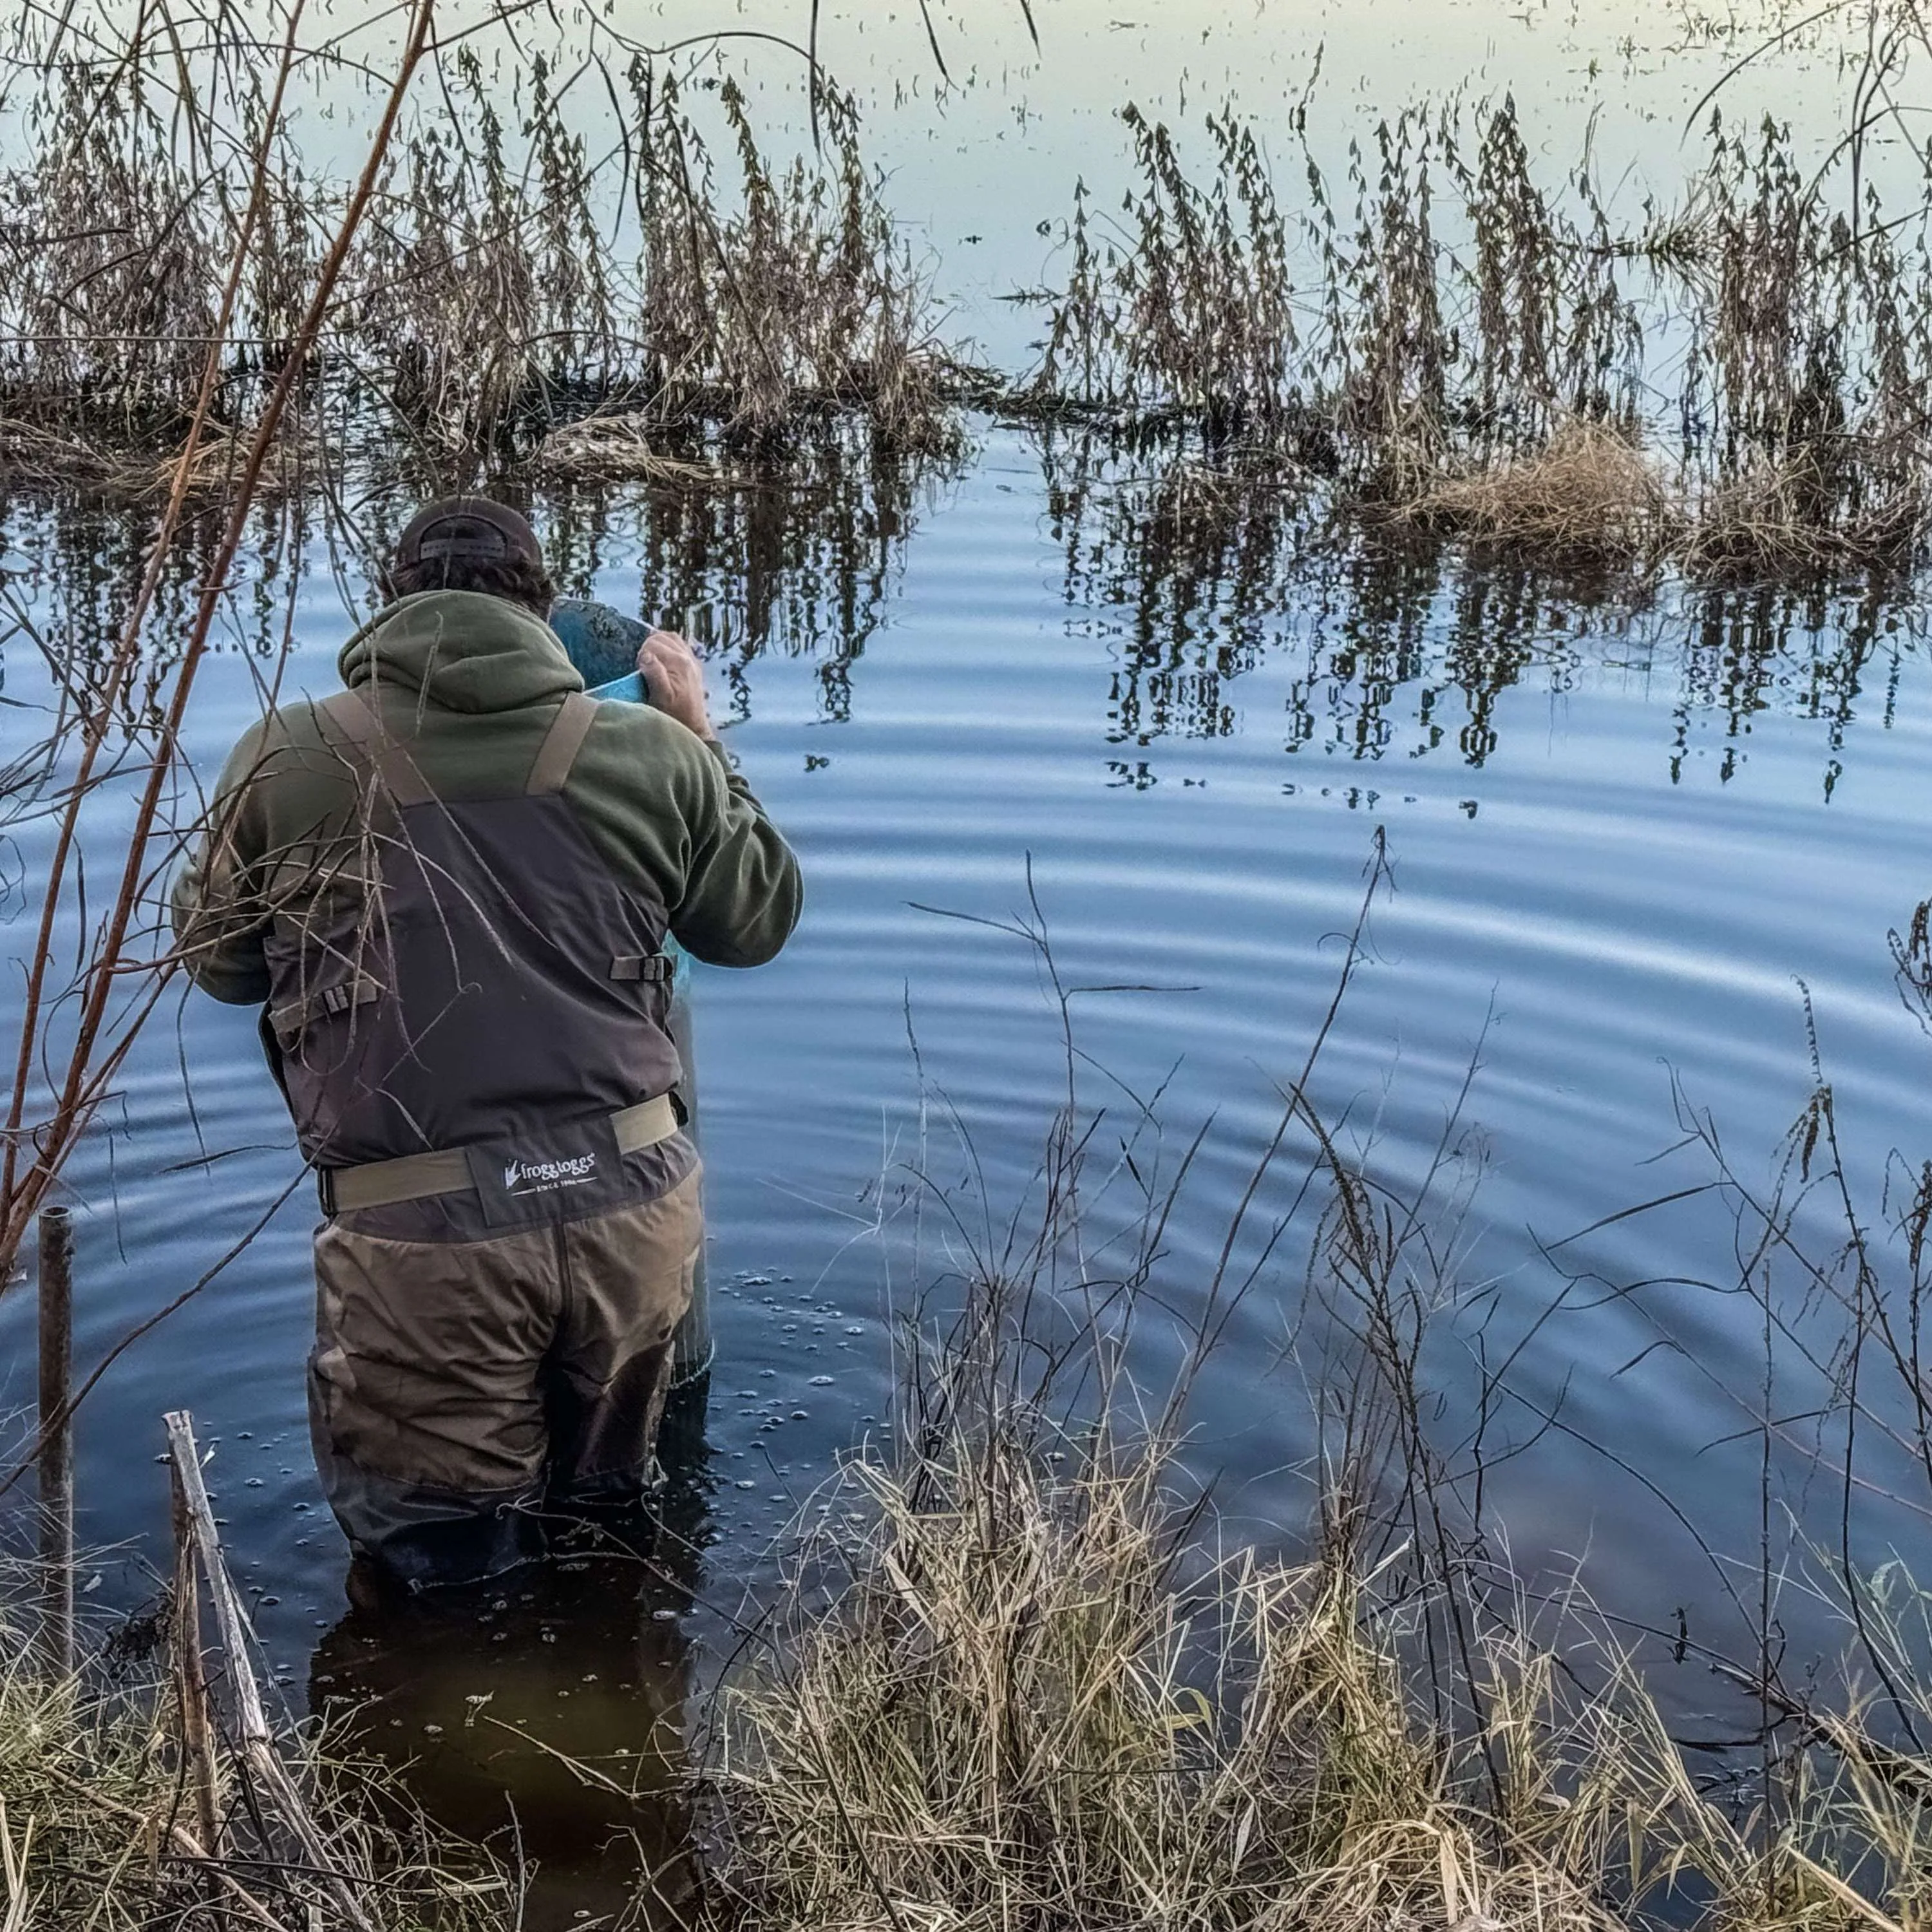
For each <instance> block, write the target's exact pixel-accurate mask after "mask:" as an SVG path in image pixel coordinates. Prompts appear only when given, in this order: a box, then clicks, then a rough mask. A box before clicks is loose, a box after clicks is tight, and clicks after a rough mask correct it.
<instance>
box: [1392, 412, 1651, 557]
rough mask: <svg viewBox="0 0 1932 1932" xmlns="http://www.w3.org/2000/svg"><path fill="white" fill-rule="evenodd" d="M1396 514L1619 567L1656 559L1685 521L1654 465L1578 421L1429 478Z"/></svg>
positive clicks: (1606, 430) (1480, 538)
mask: <svg viewBox="0 0 1932 1932" xmlns="http://www.w3.org/2000/svg"><path fill="white" fill-rule="evenodd" d="M1401 514H1403V516H1404V517H1407V518H1410V519H1412V520H1416V521H1418V522H1421V523H1430V524H1434V525H1436V526H1439V527H1442V528H1444V529H1448V530H1450V531H1453V532H1456V533H1457V534H1459V535H1462V536H1464V537H1466V538H1469V540H1470V541H1472V542H1475V543H1476V544H1479V545H1483V546H1496V547H1507V548H1509V549H1512V550H1518V551H1521V552H1526V553H1532V554H1535V555H1536V556H1540V557H1541V558H1544V559H1547V560H1548V561H1550V562H1553V563H1556V564H1571V565H1592V566H1604V567H1609V568H1616V569H1619V570H1642V569H1644V568H1648V567H1649V566H1651V565H1655V564H1656V563H1657V562H1659V561H1661V559H1663V558H1664V556H1667V554H1668V553H1670V550H1671V549H1672V547H1673V544H1675V542H1676V541H1677V539H1678V538H1679V535H1680V534H1681V532H1682V529H1683V526H1684V523H1685V517H1684V513H1683V511H1682V508H1681V507H1680V506H1679V504H1678V502H1676V498H1675V496H1674V495H1673V492H1672V490H1671V488H1670V484H1669V483H1668V481H1667V479H1666V478H1664V476H1663V475H1661V473H1660V472H1659V470H1658V466H1657V465H1656V463H1655V461H1654V460H1652V459H1651V458H1649V457H1647V456H1646V455H1645V454H1644V452H1643V450H1642V449H1640V447H1639V446H1637V443H1634V441H1633V440H1631V437H1629V436H1628V435H1627V434H1625V433H1624V432H1623V431H1619V430H1617V429H1614V428H1610V426H1609V425H1606V424H1604V423H1601V422H1590V421H1589V420H1588V419H1575V420H1573V421H1571V422H1567V423H1565V425H1562V427H1561V428H1559V430H1558V431H1556V434H1555V435H1553V437H1551V438H1550V440H1549V441H1548V442H1547V443H1545V444H1544V445H1543V446H1541V448H1540V449H1535V450H1531V451H1526V452H1521V453H1517V454H1511V455H1506V456H1505V457H1504V458H1502V459H1501V460H1499V461H1497V462H1495V463H1490V464H1487V465H1485V466H1481V467H1479V468H1477V469H1473V470H1472V471H1471V472H1469V474H1468V475H1463V476H1457V477H1453V478H1449V479H1448V480H1446V481H1443V482H1441V483H1438V484H1435V485H1434V486H1433V487H1430V489H1428V490H1424V492H1423V493H1421V494H1420V495H1419V496H1416V497H1415V498H1413V499H1411V500H1410V501H1409V502H1407V503H1406V504H1404V505H1402V506H1401Z"/></svg>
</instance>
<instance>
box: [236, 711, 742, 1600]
mask: <svg viewBox="0 0 1932 1932" xmlns="http://www.w3.org/2000/svg"><path fill="white" fill-rule="evenodd" d="M316 709H317V715H318V716H319V718H320V720H321V721H322V723H323V726H324V727H325V730H326V733H327V735H328V736H329V739H330V740H331V742H333V743H335V744H336V745H337V746H338V749H339V751H341V755H342V756H343V757H344V759H345V760H347V762H349V763H350V764H351V765H352V766H353V768H355V769H356V770H357V771H358V772H359V774H360V775H362V778H363V779H364V781H365V782H364V784H363V787H362V789H363V793H364V796H365V799H366V800H367V801H368V811H367V813H366V814H365V823H364V824H363V826H362V830H361V837H360V838H359V841H358V850H357V851H356V854H355V855H354V856H353V859H351V860H350V862H349V863H348V864H347V865H345V866H344V868H343V869H342V872H341V875H340V876H339V877H338V880H337V882H336V889H328V890H325V891H323V892H319V893H317V895H315V896H314V898H313V899H312V900H311V901H310V902H309V907H308V911H307V913H305V916H302V917H299V918H295V917H290V918H279V919H278V920H277V922H276V927H275V932H273V933H272V935H271V937H270V941H269V947H268V952H269V965H270V970H271V975H272V980H273V983H274V992H273V995H272V998H271V1001H270V1004H269V1011H268V1015H267V1028H268V1030H269V1033H270V1034H272V1038H273V1041H274V1044H275V1049H276V1053H277V1057H278V1060H279V1063H280V1065H279V1072H280V1075H281V1079H282V1081H283V1083H284V1091H286V1093H287V1095H288V1099H289V1104H290V1110H291V1112H293V1115H294V1117H295V1121H296V1131H297V1134H298V1136H299V1139H300V1140H301V1142H302V1148H303V1151H304V1152H305V1154H307V1155H308V1157H309V1158H310V1159H311V1160H313V1161H314V1163H316V1165H317V1168H318V1169H319V1171H320V1172H321V1175H322V1177H323V1181H322V1187H323V1205H324V1208H325V1210H326V1212H327V1214H328V1216H329V1218H328V1219H327V1220H325V1221H324V1223H323V1225H322V1226H321V1228H320V1229H319V1230H318V1231H317V1235H316V1242H315V1259H316V1277H317V1344H316V1349H315V1352H314V1355H313V1356H312V1357H311V1361H310V1375H309V1394H310V1418H311V1430H312V1433H313V1435H314V1440H315V1448H316V1457H317V1467H318V1469H320V1472H321V1474H322V1478H323V1487H324V1490H325V1491H326V1493H327V1495H328V1497H329V1503H330V1505H331V1507H332V1508H333V1509H334V1511H335V1514H336V1516H337V1517H338V1520H339V1521H340V1522H341V1524H342V1526H343V1528H344V1531H345V1532H346V1533H347V1535H348V1536H349V1538H350V1541H351V1542H352V1543H353V1544H354V1545H355V1546H356V1547H357V1549H358V1550H360V1551H362V1552H364V1553H367V1554H368V1555H369V1556H373V1557H374V1558H375V1559H377V1561H378V1562H380V1563H382V1564H383V1565H384V1566H385V1567H386V1568H388V1569H389V1570H390V1571H392V1572H394V1573H395V1574H397V1575H398V1576H399V1577H401V1578H403V1579H404V1580H405V1581H407V1582H408V1583H410V1584H412V1585H414V1586H421V1585H423V1584H426V1583H439V1582H450V1581H459V1580H469V1579H474V1578H476V1577H484V1576H488V1575H490V1574H495V1573H496V1572H497V1571H501V1570H503V1569H505V1568H508V1567H510V1566H511V1565H514V1564H515V1563H517V1562H523V1561H524V1560H526V1559H528V1558H529V1557H531V1556H535V1555H538V1554H539V1553H541V1548H542V1544H543V1538H542V1523H541V1516H542V1513H543V1511H544V1508H545V1507H546V1506H554V1507H556V1508H562V1509H566V1510H571V1509H580V1508H583V1507H585V1506H601V1505H612V1506H618V1507H622V1506H626V1505H632V1504H634V1503H635V1502H637V1500H638V1499H640V1497H641V1496H643V1493H645V1491H646V1489H647V1487H649V1482H650V1479H651V1474H652V1448H653V1445H654V1442H655V1436H656V1433H657V1427H658V1421H659V1420H660V1418H661V1414H662V1410H663V1406H664V1396H665V1393H666V1391H667V1387H668V1385H669V1381H670V1373H671V1355H672V1337H673V1333H674V1331H675V1330H676V1326H677V1324H678V1322H679V1318H680V1317H681V1316H682V1314H683V1313H684V1311H685V1307H687V1306H688V1303H689V1301H690V1298H691V1279H692V1274H693V1271H694V1267H695V1265H696V1262H697V1253H698V1250H699V1247H700V1243H701V1238H702V1226H703V1223H702V1217H701V1214H700V1206H699V1199H698V1189H699V1173H698V1166H697V1158H696V1155H695V1153H694V1151H693V1150H692V1148H691V1145H690V1144H689V1142H688V1141H687V1140H686V1139H685V1138H684V1137H683V1136H682V1134H681V1133H679V1114H678V1112H677V1110H676V1106H675V1105H674V1103H673V1097H672V1094H673V1088H674V1087H675V1085H676V1082H677V1079H678V1077H679V1066H678V1061H677V1055H676V1051H675V1049H673V1046H672V1044H671V1042H670V1036H669V1033H668V1031H667V1014H668V1009H669V1004H670V998H669V979H668V965H669V962H667V960H666V959H665V958H664V955H663V953H662V951H661V948H662V946H663V944H664V935H665V932H666V926H667V920H666V916H665V912H664V906H663V904H662V902H661V901H660V900H657V899H655V898H650V897H649V896H647V895H646V894H645V893H644V892H643V891H642V890H640V889H638V888H637V887H635V886H631V885H629V884H627V883H625V881H623V880H621V879H619V877H617V876H616V874H614V873H613V870H612V868H610V866H609V865H607V864H606V863H605V862H604V859H602V857H601V855H600V854H599V853H598V852H597V850H596V849H595V847H594V846H593V845H592V843H591V841H590V840H589V838H588V837H587V836H586V834H585V832H584V831H583V828H582V826H581V825H580V823H578V821H577V817H576V815H575V814H574V812H573V811H571V808H570V805H569V804H568V802H567V800H566V799H565V798H564V796H563V795H562V793H563V787H564V784H565V781H566V779H567V778H568V775H569V772H570V768H571V763H572V760H574V757H575V754H576V752H577V748H578V747H579V746H580V745H581V744H582V742H583V738H584V736H585V734H586V733H587V732H588V730H589V728H590V726H591V724H592V723H593V722H594V721H595V717H596V712H597V707H596V706H595V703H592V701H591V700H589V699H587V698H584V697H580V696H577V695H572V696H571V697H568V698H566V699H565V701H564V703H563V704H562V706H560V707H559V710H558V712H557V714H556V718H555V719H554V721H553V723H552V724H551V727H550V731H549V733H547V736H546V737H545V738H544V742H543V743H542V745H541V747H540V748H539V749H538V752H537V755H536V757H535V760H534V762H533V763H532V766H531V769H530V772H529V781H528V782H527V784H526V786H525V787H524V789H523V791H522V792H521V793H519V794H517V795H514V796H509V797H496V798H486V799H444V798H440V797H439V796H436V795H435V793H434V792H433V791H432V790H431V788H430V787H428V785H427V784H425V783H424V781H423V780H422V775H421V774H420V773H419V772H418V770H417V769H416V766H415V765H414V764H413V762H412V761H411V760H410V757H409V756H408V753H407V748H406V747H405V746H404V745H401V744H399V743H398V742H396V741H395V740H394V739H392V738H390V737H389V736H387V735H386V733H384V731H383V727H382V725H381V724H380V721H379V719H378V718H377V716H376V715H374V712H372V711H371V709H370V707H369V706H368V705H367V704H365V703H364V702H363V700H362V699H361V697H359V696H358V695H357V694H356V693H354V692H349V691H345V692H342V693H339V694H337V695H336V696H335V697H332V698H330V699H329V700H326V702H324V703H321V704H319V705H318V706H317V707H316Z"/></svg>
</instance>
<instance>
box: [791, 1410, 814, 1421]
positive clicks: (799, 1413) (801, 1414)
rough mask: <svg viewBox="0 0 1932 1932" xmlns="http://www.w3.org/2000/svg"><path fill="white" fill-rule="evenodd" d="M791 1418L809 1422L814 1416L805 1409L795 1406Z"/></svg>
mask: <svg viewBox="0 0 1932 1932" xmlns="http://www.w3.org/2000/svg"><path fill="white" fill-rule="evenodd" d="M791 1419H792V1420H793V1421H794V1422H808V1421H810V1420H811V1418H810V1417H809V1416H808V1415H806V1413H805V1411H804V1410H803V1409H793V1411H792V1412H791Z"/></svg>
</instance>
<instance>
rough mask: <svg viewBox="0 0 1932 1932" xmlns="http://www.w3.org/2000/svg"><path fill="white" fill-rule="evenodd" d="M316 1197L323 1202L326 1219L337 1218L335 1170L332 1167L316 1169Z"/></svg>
mask: <svg viewBox="0 0 1932 1932" xmlns="http://www.w3.org/2000/svg"><path fill="white" fill-rule="evenodd" d="M315 1193H316V1199H317V1201H319V1202H320V1203H321V1205H322V1212H323V1218H324V1219H325V1220H331V1221H332V1220H335V1169H334V1168H332V1167H319V1168H317V1169H316V1171H315Z"/></svg>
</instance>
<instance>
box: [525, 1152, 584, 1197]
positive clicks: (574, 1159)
mask: <svg viewBox="0 0 1932 1932" xmlns="http://www.w3.org/2000/svg"><path fill="white" fill-rule="evenodd" d="M596 1178H597V1157H596V1156H595V1154H573V1155H571V1156H570V1157H569V1158H568V1159H567V1160H508V1161H505V1163H503V1192H504V1193H505V1194H547V1193H550V1191H551V1190H553V1189H555V1188H559V1187H582V1186H583V1184H584V1182H586V1181H595V1179H596Z"/></svg>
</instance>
